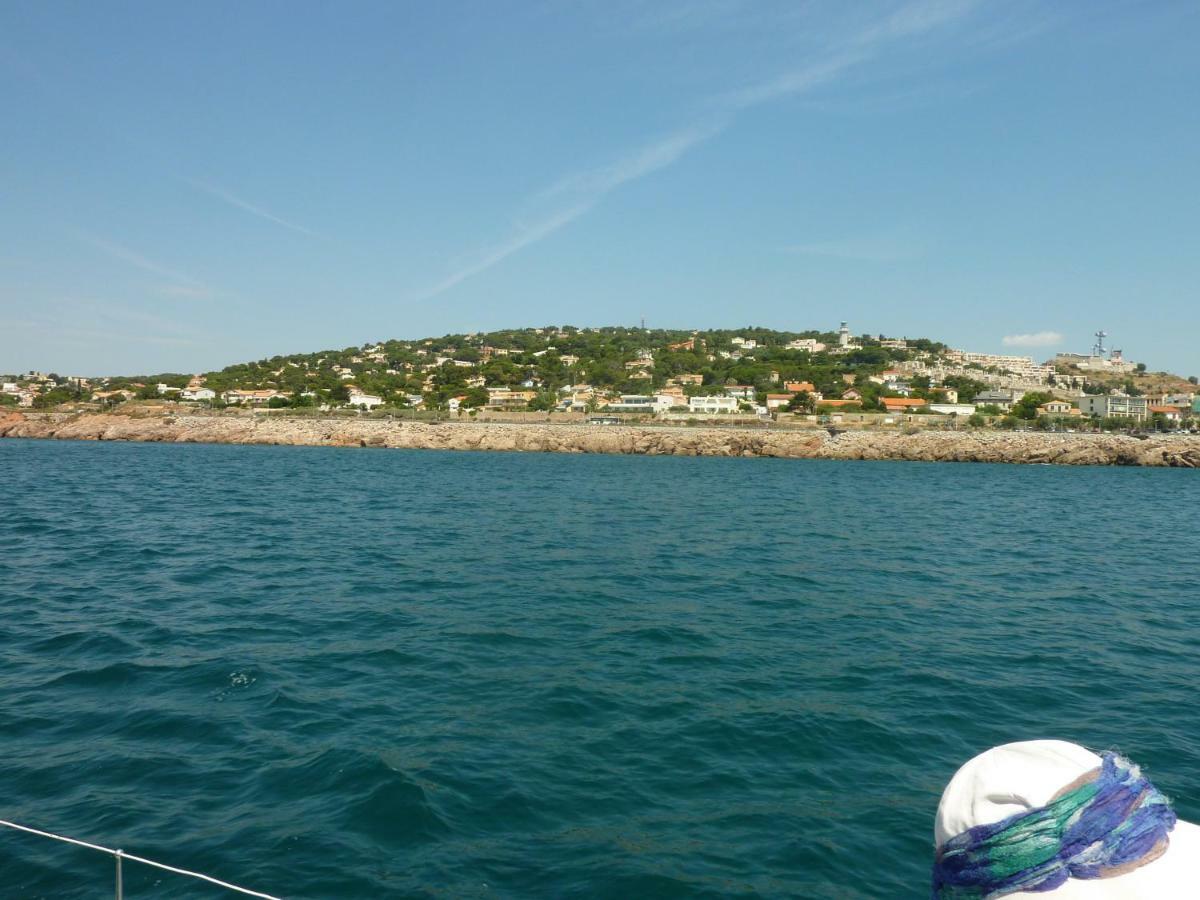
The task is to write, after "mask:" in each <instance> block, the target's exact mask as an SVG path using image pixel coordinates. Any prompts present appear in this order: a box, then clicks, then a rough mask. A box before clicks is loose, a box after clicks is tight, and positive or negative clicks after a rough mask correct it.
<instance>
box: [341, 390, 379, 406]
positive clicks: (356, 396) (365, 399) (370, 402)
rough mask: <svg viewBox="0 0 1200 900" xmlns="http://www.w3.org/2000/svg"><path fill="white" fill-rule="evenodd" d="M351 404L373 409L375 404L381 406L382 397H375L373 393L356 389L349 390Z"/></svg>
mask: <svg viewBox="0 0 1200 900" xmlns="http://www.w3.org/2000/svg"><path fill="white" fill-rule="evenodd" d="M349 402H350V405H351V406H365V407H366V408H367V409H374V408H375V407H377V406H383V398H382V397H376V396H375V395H374V394H362V393H359V392H358V391H351V392H350V401H349Z"/></svg>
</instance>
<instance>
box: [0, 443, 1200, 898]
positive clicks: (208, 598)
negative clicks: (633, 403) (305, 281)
mask: <svg viewBox="0 0 1200 900" xmlns="http://www.w3.org/2000/svg"><path fill="white" fill-rule="evenodd" d="M1198 511H1200V473H1197V472H1192V471H1180V470H1147V469H1112V468H1050V467H1038V466H1025V467H1022V466H989V465H963V464H957V465H956V464H920V463H882V462H866V463H851V462H823V461H789V460H769V459H698V458H688V459H674V458H645V457H620V456H560V455H520V454H483V453H474V454H465V453H464V454H454V453H442V452H432V451H425V452H402V451H387V450H342V449H311V448H289V447H234V446H174V445H170V446H168V445H154V444H83V443H78V444H76V443H66V442H63V443H57V442H33V441H11V440H10V441H0V818H5V819H10V820H15V821H18V822H23V823H27V824H30V825H34V826H38V827H41V828H46V829H49V830H52V831H57V832H60V833H64V834H69V835H73V836H76V837H79V838H83V839H86V840H92V841H96V842H98V843H101V844H105V845H108V846H119V847H122V848H124V849H125V850H126V851H128V852H133V853H138V854H141V855H144V856H149V857H152V858H156V859H161V860H163V861H165V862H168V863H173V864H175V865H179V866H184V867H188V868H194V869H198V870H200V871H203V872H207V873H210V874H212V875H215V876H217V877H222V878H226V879H229V880H231V881H235V882H238V883H240V884H244V885H247V886H249V887H254V888H257V889H259V890H263V891H267V892H270V893H275V894H278V895H280V896H283V897H289V898H292V897H314V898H360V897H361V898H390V897H505V898H509V897H511V898H517V897H612V898H629V897H813V898H858V897H863V898H867V897H870V898H876V897H883V898H906V897H912V898H921V897H926V896H928V869H929V863H930V859H931V845H932V821H933V813H934V809H935V807H936V804H937V800H938V797H939V794H940V792H941V789H942V787H943V786H944V784H945V782H946V781H947V779H948V778H949V777H950V776H951V774H952V773H953V771H954V769H955V768H956V767H957V765H958V764H960V763H961V762H963V761H965V760H966V759H967V758H969V757H970V756H971V755H973V754H974V753H976V752H978V751H980V750H983V749H985V748H987V747H988V746H991V745H993V744H997V743H1001V742H1005V741H1010V740H1020V739H1028V738H1037V737H1061V738H1066V739H1070V740H1075V741H1079V742H1081V743H1084V744H1087V745H1089V746H1092V747H1094V748H1110V747H1116V748H1120V749H1121V750H1123V751H1125V752H1126V753H1128V754H1129V755H1130V756H1131V757H1132V758H1134V759H1135V760H1136V761H1139V762H1141V763H1142V764H1143V765H1144V766H1145V768H1146V769H1147V771H1148V773H1149V774H1150V776H1151V777H1152V778H1153V779H1154V780H1155V782H1156V784H1158V786H1159V787H1160V788H1162V789H1163V790H1164V791H1165V792H1166V793H1167V794H1168V795H1170V796H1171V797H1172V798H1173V799H1174V800H1175V803H1176V806H1177V808H1178V810H1179V811H1180V813H1181V814H1182V815H1183V816H1184V817H1185V818H1190V819H1193V820H1198V819H1200V703H1198V702H1197V699H1196V697H1197V681H1198V675H1200V532H1198ZM112 869H113V866H112V861H111V860H110V859H108V858H106V857H103V856H100V855H98V854H94V853H91V852H88V851H85V850H81V849H75V848H71V847H68V846H65V845H60V844H56V843H51V842H47V841H43V840H41V839H38V838H35V837H32V836H29V835H23V834H19V833H16V832H11V831H8V830H6V829H0V895H2V896H3V897H5V898H27V897H28V898H41V897H45V898H75V897H78V898H94V897H105V896H109V897H111V896H112V893H111V891H112ZM125 881H126V896H127V897H130V898H137V897H155V898H159V897H189V898H190V897H219V896H230V895H226V894H222V893H221V892H220V891H219V890H217V889H215V888H201V887H199V886H197V885H196V884H195V883H193V882H190V881H188V880H185V879H180V878H177V877H175V876H171V875H167V874H165V873H160V872H155V871H153V870H149V869H144V868H142V867H138V866H133V865H129V866H127V867H126V872H125Z"/></svg>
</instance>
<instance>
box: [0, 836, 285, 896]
mask: <svg viewBox="0 0 1200 900" xmlns="http://www.w3.org/2000/svg"><path fill="white" fill-rule="evenodd" d="M0 825H3V826H5V827H7V828H13V829H16V830H17V831H24V832H27V833H29V834H36V835H38V836H39V837H44V838H50V839H51V840H55V841H62V842H63V843H66V844H74V845H75V846H77V847H86V848H87V849H89V850H96V851H98V852H100V853H107V854H108V855H109V856H111V857H113V858H114V859H115V860H116V894H115V896H116V900H123V897H124V890H125V889H124V884H123V883H122V881H123V878H122V871H121V863H122V862H123V861H124V860H129V861H130V862H135V863H141V864H142V865H144V866H153V867H154V868H156V869H162V870H163V871H164V872H174V873H175V874H176V875H185V876H187V877H188V878H196V879H198V880H200V881H207V882H208V883H209V884H215V885H217V886H218V887H223V888H225V889H226V890H230V891H235V892H236V893H239V894H244V895H245V896H247V897H262V898H263V900H281V898H279V897H276V896H274V895H272V894H264V893H261V892H260V891H252V890H250V889H249V888H244V887H238V886H237V885H236V884H230V883H229V882H228V881H222V880H221V879H219V878H213V877H212V876H211V875H204V874H202V873H200V872H192V871H190V870H188V869H180V868H178V867H176V866H168V865H167V864H166V863H160V862H155V861H154V860H152V859H146V858H145V857H142V856H134V855H133V854H132V853H126V852H125V851H124V850H113V849H112V848H111V847H101V846H100V845H99V844H91V843H88V842H87V841H81V840H78V839H77V838H72V837H66V836H65V835H61V834H54V833H53V832H50V831H42V830H41V829H40V828H30V827H29V826H28V825H18V824H17V823H16V822H8V821H6V820H4V819H0Z"/></svg>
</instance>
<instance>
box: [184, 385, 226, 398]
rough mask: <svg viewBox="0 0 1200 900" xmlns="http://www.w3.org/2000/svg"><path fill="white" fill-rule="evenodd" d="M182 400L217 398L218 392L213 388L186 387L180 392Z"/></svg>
mask: <svg viewBox="0 0 1200 900" xmlns="http://www.w3.org/2000/svg"><path fill="white" fill-rule="evenodd" d="M179 399H180V400H216V399H217V392H216V391H214V390H213V389H212V388H206V387H197V388H190V387H189V388H184V389H183V390H182V391H180V392H179Z"/></svg>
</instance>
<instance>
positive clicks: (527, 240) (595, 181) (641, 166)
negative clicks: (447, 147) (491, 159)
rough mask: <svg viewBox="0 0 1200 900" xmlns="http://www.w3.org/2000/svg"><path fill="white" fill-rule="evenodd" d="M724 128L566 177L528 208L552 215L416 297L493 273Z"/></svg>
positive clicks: (522, 226)
mask: <svg viewBox="0 0 1200 900" xmlns="http://www.w3.org/2000/svg"><path fill="white" fill-rule="evenodd" d="M723 127H724V125H723V123H719V122H712V123H710V124H708V125H706V126H696V127H693V128H687V129H683V130H680V131H677V132H674V133H672V134H668V135H666V136H664V137H662V138H660V139H659V140H656V141H653V142H651V143H649V144H647V145H646V146H644V147H641V148H639V149H638V150H636V151H635V152H633V153H631V154H629V155H628V156H626V157H624V158H622V159H620V160H618V161H617V162H615V163H612V164H610V165H607V166H600V167H598V168H595V169H589V170H587V171H583V172H577V173H575V174H573V175H569V176H567V177H566V178H562V179H560V180H559V181H557V182H556V183H554V184H552V185H550V186H549V187H548V188H546V189H545V190H543V191H541V192H539V193H538V194H536V195H535V196H534V197H532V198H531V199H530V200H529V202H528V203H527V204H526V206H527V208H533V209H538V208H540V207H544V206H548V205H550V206H553V207H554V208H553V209H552V210H551V211H550V212H544V213H540V214H531V213H529V212H526V213H524V214H523V215H521V216H520V217H519V219H520V221H519V222H518V224H517V227H516V229H515V231H514V233H513V234H512V235H510V236H509V237H508V238H506V239H505V240H503V241H501V242H499V243H497V244H495V245H493V246H491V247H487V248H484V250H482V251H481V252H479V253H478V254H477V255H476V256H475V258H474V259H472V260H471V261H470V262H468V263H466V264H464V265H462V266H461V267H459V268H458V269H456V270H455V271H454V272H452V273H451V274H450V275H448V276H446V277H445V278H443V279H442V280H441V281H439V282H438V283H437V284H435V285H433V286H431V287H429V288H426V289H425V290H424V291H422V292H420V293H418V294H417V295H416V297H415V298H414V299H416V300H428V299H430V298H432V297H436V296H437V295H438V294H441V293H444V292H445V291H448V290H450V288H452V287H454V286H455V285H457V284H460V283H462V282H463V281H466V280H467V279H468V278H470V277H472V276H474V275H478V274H479V273H480V272H483V271H485V270H486V269H490V268H491V267H492V266H494V265H496V264H497V263H499V262H501V261H502V260H504V259H507V258H508V257H510V256H512V255H513V254H514V253H516V252H517V251H519V250H523V249H524V248H526V247H528V246H529V245H530V244H535V243H537V242H538V241H540V240H543V239H544V238H547V237H549V236H550V235H552V234H554V232H556V231H558V230H559V229H561V228H565V227H566V226H567V225H569V224H571V223H572V222H574V221H575V220H576V219H578V218H579V217H580V216H582V215H584V214H585V213H587V212H589V211H590V210H591V209H592V208H593V207H594V206H595V205H596V204H597V203H599V202H600V201H601V200H602V199H603V198H604V196H605V195H606V194H608V193H609V192H610V191H613V190H616V189H617V188H618V187H620V186H621V185H623V184H626V183H627V182H630V181H634V180H635V179H638V178H644V177H645V176H647V175H649V174H650V173H651V172H656V171H658V170H659V169H661V168H664V167H665V166H669V165H671V164H672V163H673V162H675V161H676V160H677V159H679V158H680V157H681V156H683V154H685V153H687V152H688V150H690V149H691V148H692V147H694V146H695V145H696V144H699V143H701V142H702V141H705V140H707V139H708V138H710V137H711V136H712V135H713V134H715V133H716V132H717V131H719V130H720V129H721V128H723Z"/></svg>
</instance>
